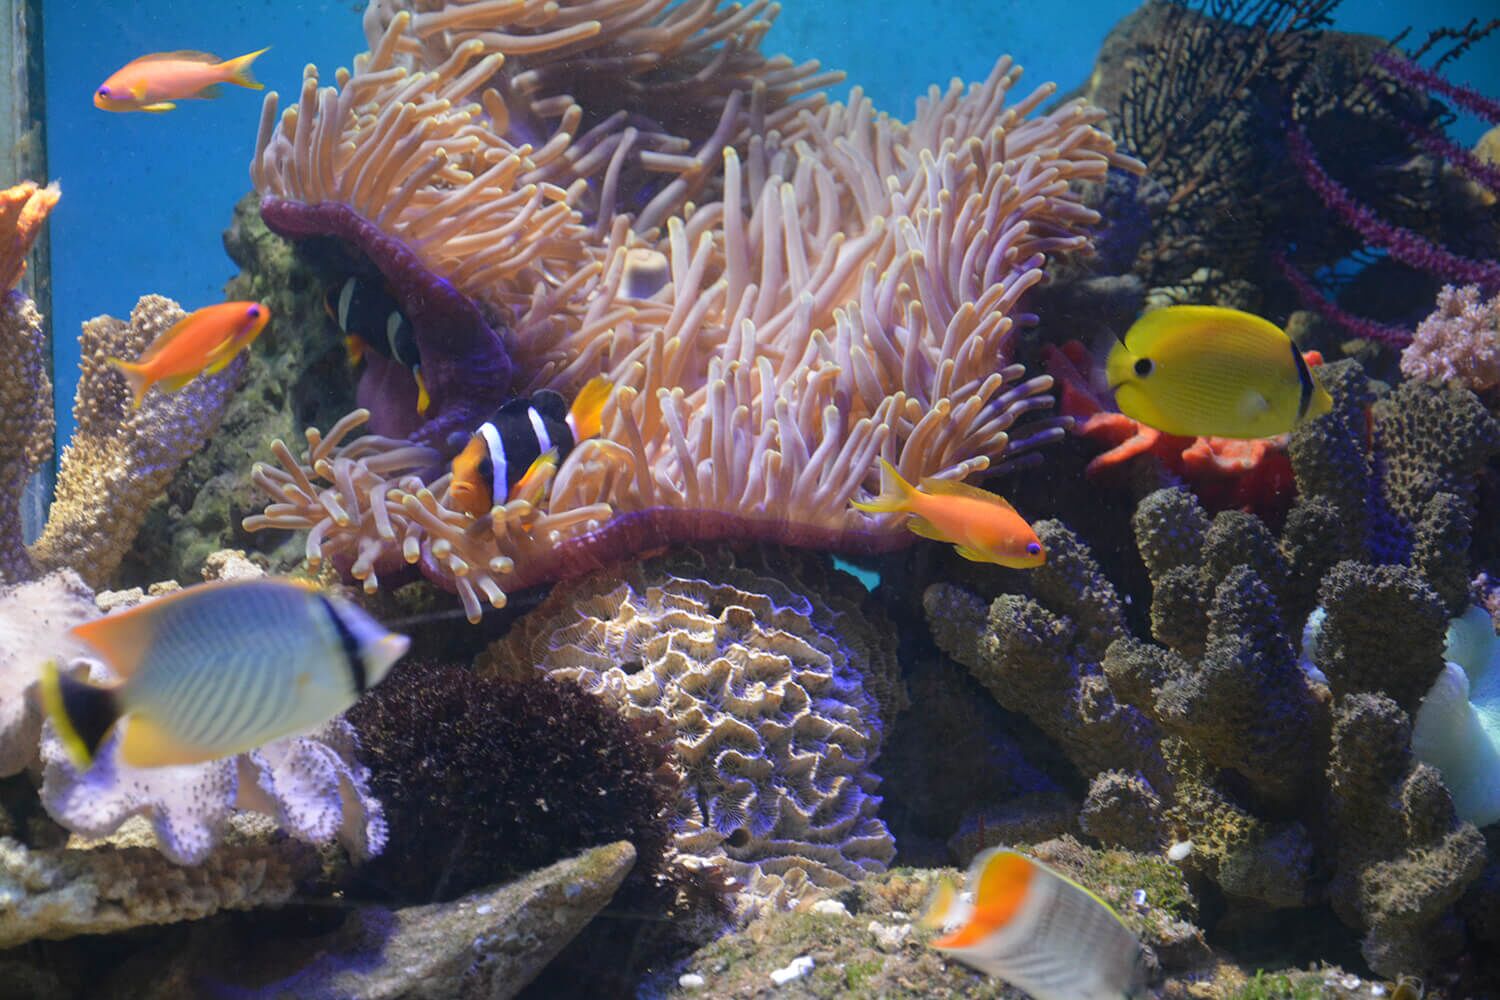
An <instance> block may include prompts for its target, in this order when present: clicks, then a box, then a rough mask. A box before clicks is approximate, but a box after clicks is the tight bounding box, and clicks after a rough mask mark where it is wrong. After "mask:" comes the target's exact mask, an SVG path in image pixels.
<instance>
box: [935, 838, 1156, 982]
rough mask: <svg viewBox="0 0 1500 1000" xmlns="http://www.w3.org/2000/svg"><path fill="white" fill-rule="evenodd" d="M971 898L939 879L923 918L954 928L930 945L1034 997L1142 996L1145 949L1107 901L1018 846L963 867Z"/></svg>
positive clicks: (985, 854)
mask: <svg viewBox="0 0 1500 1000" xmlns="http://www.w3.org/2000/svg"><path fill="white" fill-rule="evenodd" d="M969 892H970V894H971V895H972V898H973V902H972V903H968V902H966V901H964V900H963V899H961V898H960V897H959V896H958V894H957V892H956V891H954V889H953V887H952V885H951V884H944V885H942V886H940V887H939V889H938V892H937V896H936V897H935V900H934V903H933V905H932V907H930V908H929V911H928V913H927V915H926V916H925V917H924V918H923V922H924V923H926V924H928V925H930V926H944V927H948V926H953V925H955V924H956V925H957V927H956V929H954V930H952V931H951V932H950V933H947V934H945V935H944V936H942V937H938V938H935V939H933V941H932V946H933V947H934V948H937V949H938V950H940V951H942V952H945V953H946V954H949V955H952V956H953V957H954V958H956V959H958V960H959V961H961V962H963V963H964V964H965V965H971V966H973V967H974V968H976V969H978V970H979V971H981V972H983V973H985V974H987V975H991V976H996V977H998V978H1000V979H1003V980H1005V981H1006V982H1008V983H1010V984H1011V985H1013V986H1016V987H1019V988H1020V989H1023V990H1025V991H1026V992H1027V993H1030V994H1031V995H1032V996H1033V997H1035V998H1036V1000H1126V998H1131V997H1138V996H1143V995H1144V994H1145V988H1146V966H1145V961H1144V959H1145V951H1144V949H1143V948H1142V947H1141V943H1140V941H1139V940H1138V939H1137V938H1136V936H1135V935H1134V934H1132V933H1131V932H1130V929H1129V928H1127V927H1126V926H1125V924H1124V923H1123V922H1121V920H1120V918H1119V917H1118V916H1117V915H1116V914H1115V911H1114V910H1111V909H1110V908H1109V904H1107V903H1105V902H1104V900H1102V899H1100V898H1099V897H1098V896H1096V895H1094V894H1093V893H1092V892H1089V891H1088V890H1087V889H1085V888H1084V887H1083V886H1081V885H1079V884H1078V883H1077V882H1074V881H1073V880H1072V879H1070V878H1067V877H1066V876H1064V875H1061V874H1059V873H1058V872H1055V871H1053V870H1052V869H1051V868H1048V867H1047V866H1046V865H1044V864H1042V863H1041V862H1039V861H1036V860H1033V859H1032V858H1028V857H1026V855H1024V854H1021V853H1019V852H1017V851H1009V850H1000V849H995V850H990V851H986V852H984V853H983V854H981V855H979V856H978V857H977V858H975V859H974V864H973V866H972V867H971V868H970V869H969Z"/></svg>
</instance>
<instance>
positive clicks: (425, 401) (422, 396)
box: [411, 368, 432, 417]
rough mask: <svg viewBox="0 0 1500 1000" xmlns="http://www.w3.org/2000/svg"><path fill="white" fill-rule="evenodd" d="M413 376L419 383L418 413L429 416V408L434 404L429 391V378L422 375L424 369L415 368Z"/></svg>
mask: <svg viewBox="0 0 1500 1000" xmlns="http://www.w3.org/2000/svg"><path fill="white" fill-rule="evenodd" d="M411 377H412V379H413V380H414V381H415V382H416V383H417V415H418V416H422V417H425V416H427V410H428V408H429V407H431V406H432V397H431V396H430V395H428V393H427V380H426V379H425V378H423V377H422V369H420V368H413V369H412V370H411Z"/></svg>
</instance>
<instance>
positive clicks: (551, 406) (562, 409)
mask: <svg viewBox="0 0 1500 1000" xmlns="http://www.w3.org/2000/svg"><path fill="white" fill-rule="evenodd" d="M531 405H532V406H533V407H535V408H536V412H538V413H540V414H541V415H542V416H544V417H551V418H552V419H553V420H566V419H567V417H568V401H567V400H566V399H563V398H562V393H560V392H554V391H553V390H551V389H538V390H537V391H536V393H535V394H534V395H533V396H532V397H531Z"/></svg>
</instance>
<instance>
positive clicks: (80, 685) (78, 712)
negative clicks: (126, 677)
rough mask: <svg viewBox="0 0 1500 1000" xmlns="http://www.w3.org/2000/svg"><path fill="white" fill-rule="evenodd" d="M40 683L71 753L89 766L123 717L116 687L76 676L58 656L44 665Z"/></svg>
mask: <svg viewBox="0 0 1500 1000" xmlns="http://www.w3.org/2000/svg"><path fill="white" fill-rule="evenodd" d="M38 687H39V688H40V689H41V693H42V707H43V708H44V709H46V712H47V716H48V718H50V719H51V720H52V725H53V726H55V727H56V728H57V735H58V736H59V737H61V738H62V741H63V746H64V747H65V748H66V749H67V751H68V756H69V757H71V758H73V762H74V763H75V764H77V765H78V766H79V767H80V768H87V767H89V766H90V765H92V764H93V762H94V754H95V752H97V751H98V749H99V744H100V743H103V742H104V736H105V734H106V733H108V732H109V730H110V728H111V727H112V726H114V724H115V723H116V722H117V721H118V720H119V718H120V699H119V698H118V697H117V695H116V692H115V689H113V688H102V687H97V686H95V685H93V684H88V683H85V682H84V681H80V680H75V679H74V678H72V677H69V676H68V675H67V674H65V673H63V672H62V671H61V670H59V669H58V667H57V661H56V660H48V661H47V662H46V663H45V664H44V665H43V666H42V677H41V680H40V681H39V682H38Z"/></svg>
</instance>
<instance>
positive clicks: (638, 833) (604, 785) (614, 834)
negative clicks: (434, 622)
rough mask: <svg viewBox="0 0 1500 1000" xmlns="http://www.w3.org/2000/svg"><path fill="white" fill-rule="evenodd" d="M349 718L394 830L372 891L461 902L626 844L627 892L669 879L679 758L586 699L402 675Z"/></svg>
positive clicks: (573, 691)
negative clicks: (665, 869)
mask: <svg viewBox="0 0 1500 1000" xmlns="http://www.w3.org/2000/svg"><path fill="white" fill-rule="evenodd" d="M349 719H350V721H351V722H353V724H354V726H355V728H356V729H358V731H359V738H360V744H361V745H362V747H363V748H364V751H363V754H364V760H365V763H366V764H367V765H368V766H369V768H370V772H371V778H370V784H371V787H372V789H373V791H374V792H375V795H376V796H377V797H378V798H379V799H380V801H381V802H382V803H383V804H384V805H385V810H386V817H387V820H388V822H389V824H390V841H389V843H388V844H387V846H386V849H385V851H384V852H383V853H382V854H381V855H380V856H379V857H378V858H376V859H374V861H372V862H371V863H370V864H369V865H368V866H366V867H365V868H364V869H363V871H362V876H363V880H364V882H365V884H366V886H367V887H368V888H369V889H371V890H374V891H378V892H380V893H381V894H388V895H389V896H391V897H393V898H395V899H398V900H401V901H403V902H426V901H429V900H446V899H452V898H454V897H456V896H459V895H462V894H463V893H465V892H468V891H470V890H472V889H476V888H478V887H480V886H484V885H488V884H492V883H495V882H499V881H501V880H503V879H506V878H508V877H510V876H513V875H516V874H520V873H524V872H528V871H531V870H534V869H536V868H540V867H542V866H544V865H547V864H550V863H552V862H554V861H557V860H558V859H560V858H564V857H568V856H571V855H574V854H577V853H578V852H580V851H582V850H584V849H586V848H589V847H593V846H596V845H599V844H605V843H609V842H611V841H616V840H629V841H630V842H631V843H632V844H634V845H635V849H636V856H637V860H636V864H635V868H634V869H633V870H632V872H631V875H630V878H629V881H628V882H627V887H628V886H629V885H630V884H632V883H634V884H636V885H640V884H641V883H642V882H643V880H644V881H647V882H650V881H655V880H657V878H658V876H659V875H660V873H661V869H662V866H663V863H664V859H665V857H666V852H667V848H668V845H669V843H670V840H671V828H670V824H671V818H672V811H671V810H672V804H673V803H674V802H675V801H676V797H677V788H676V778H675V775H674V774H673V773H672V770H671V768H670V767H669V766H668V761H669V758H670V753H671V751H670V748H669V747H670V745H669V744H668V743H666V742H665V741H664V740H662V739H659V738H658V736H657V734H654V733H651V732H648V731H645V730H643V729H642V728H641V727H640V726H639V725H637V724H635V723H632V722H629V721H626V720H625V719H623V718H621V717H620V716H619V715H618V714H617V713H616V712H614V711H613V710H611V709H610V708H609V707H608V706H606V705H604V704H603V703H602V702H600V701H599V700H598V699H597V698H595V697H594V696H593V695H590V694H588V693H586V692H584V691H582V690H581V689H578V688H575V687H573V686H571V685H563V684H557V683H554V682H552V681H549V680H546V679H545V678H538V679H536V680H527V681H501V680H495V679H491V678H481V677H476V676H475V675H474V674H472V673H471V672H470V671H468V670H466V669H464V668H462V667H456V666H447V665H441V664H431V663H411V664H403V665H402V666H400V667H398V668H397V669H396V670H395V671H394V672H393V673H392V674H391V676H390V677H389V678H387V679H386V681H385V683H383V684H381V685H380V687H379V688H377V689H376V690H375V691H373V692H372V693H371V694H370V695H369V696H368V697H366V698H364V699H363V700H362V701H360V703H359V704H358V705H356V706H355V707H354V708H353V709H352V710H351V711H350V712H349Z"/></svg>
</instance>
